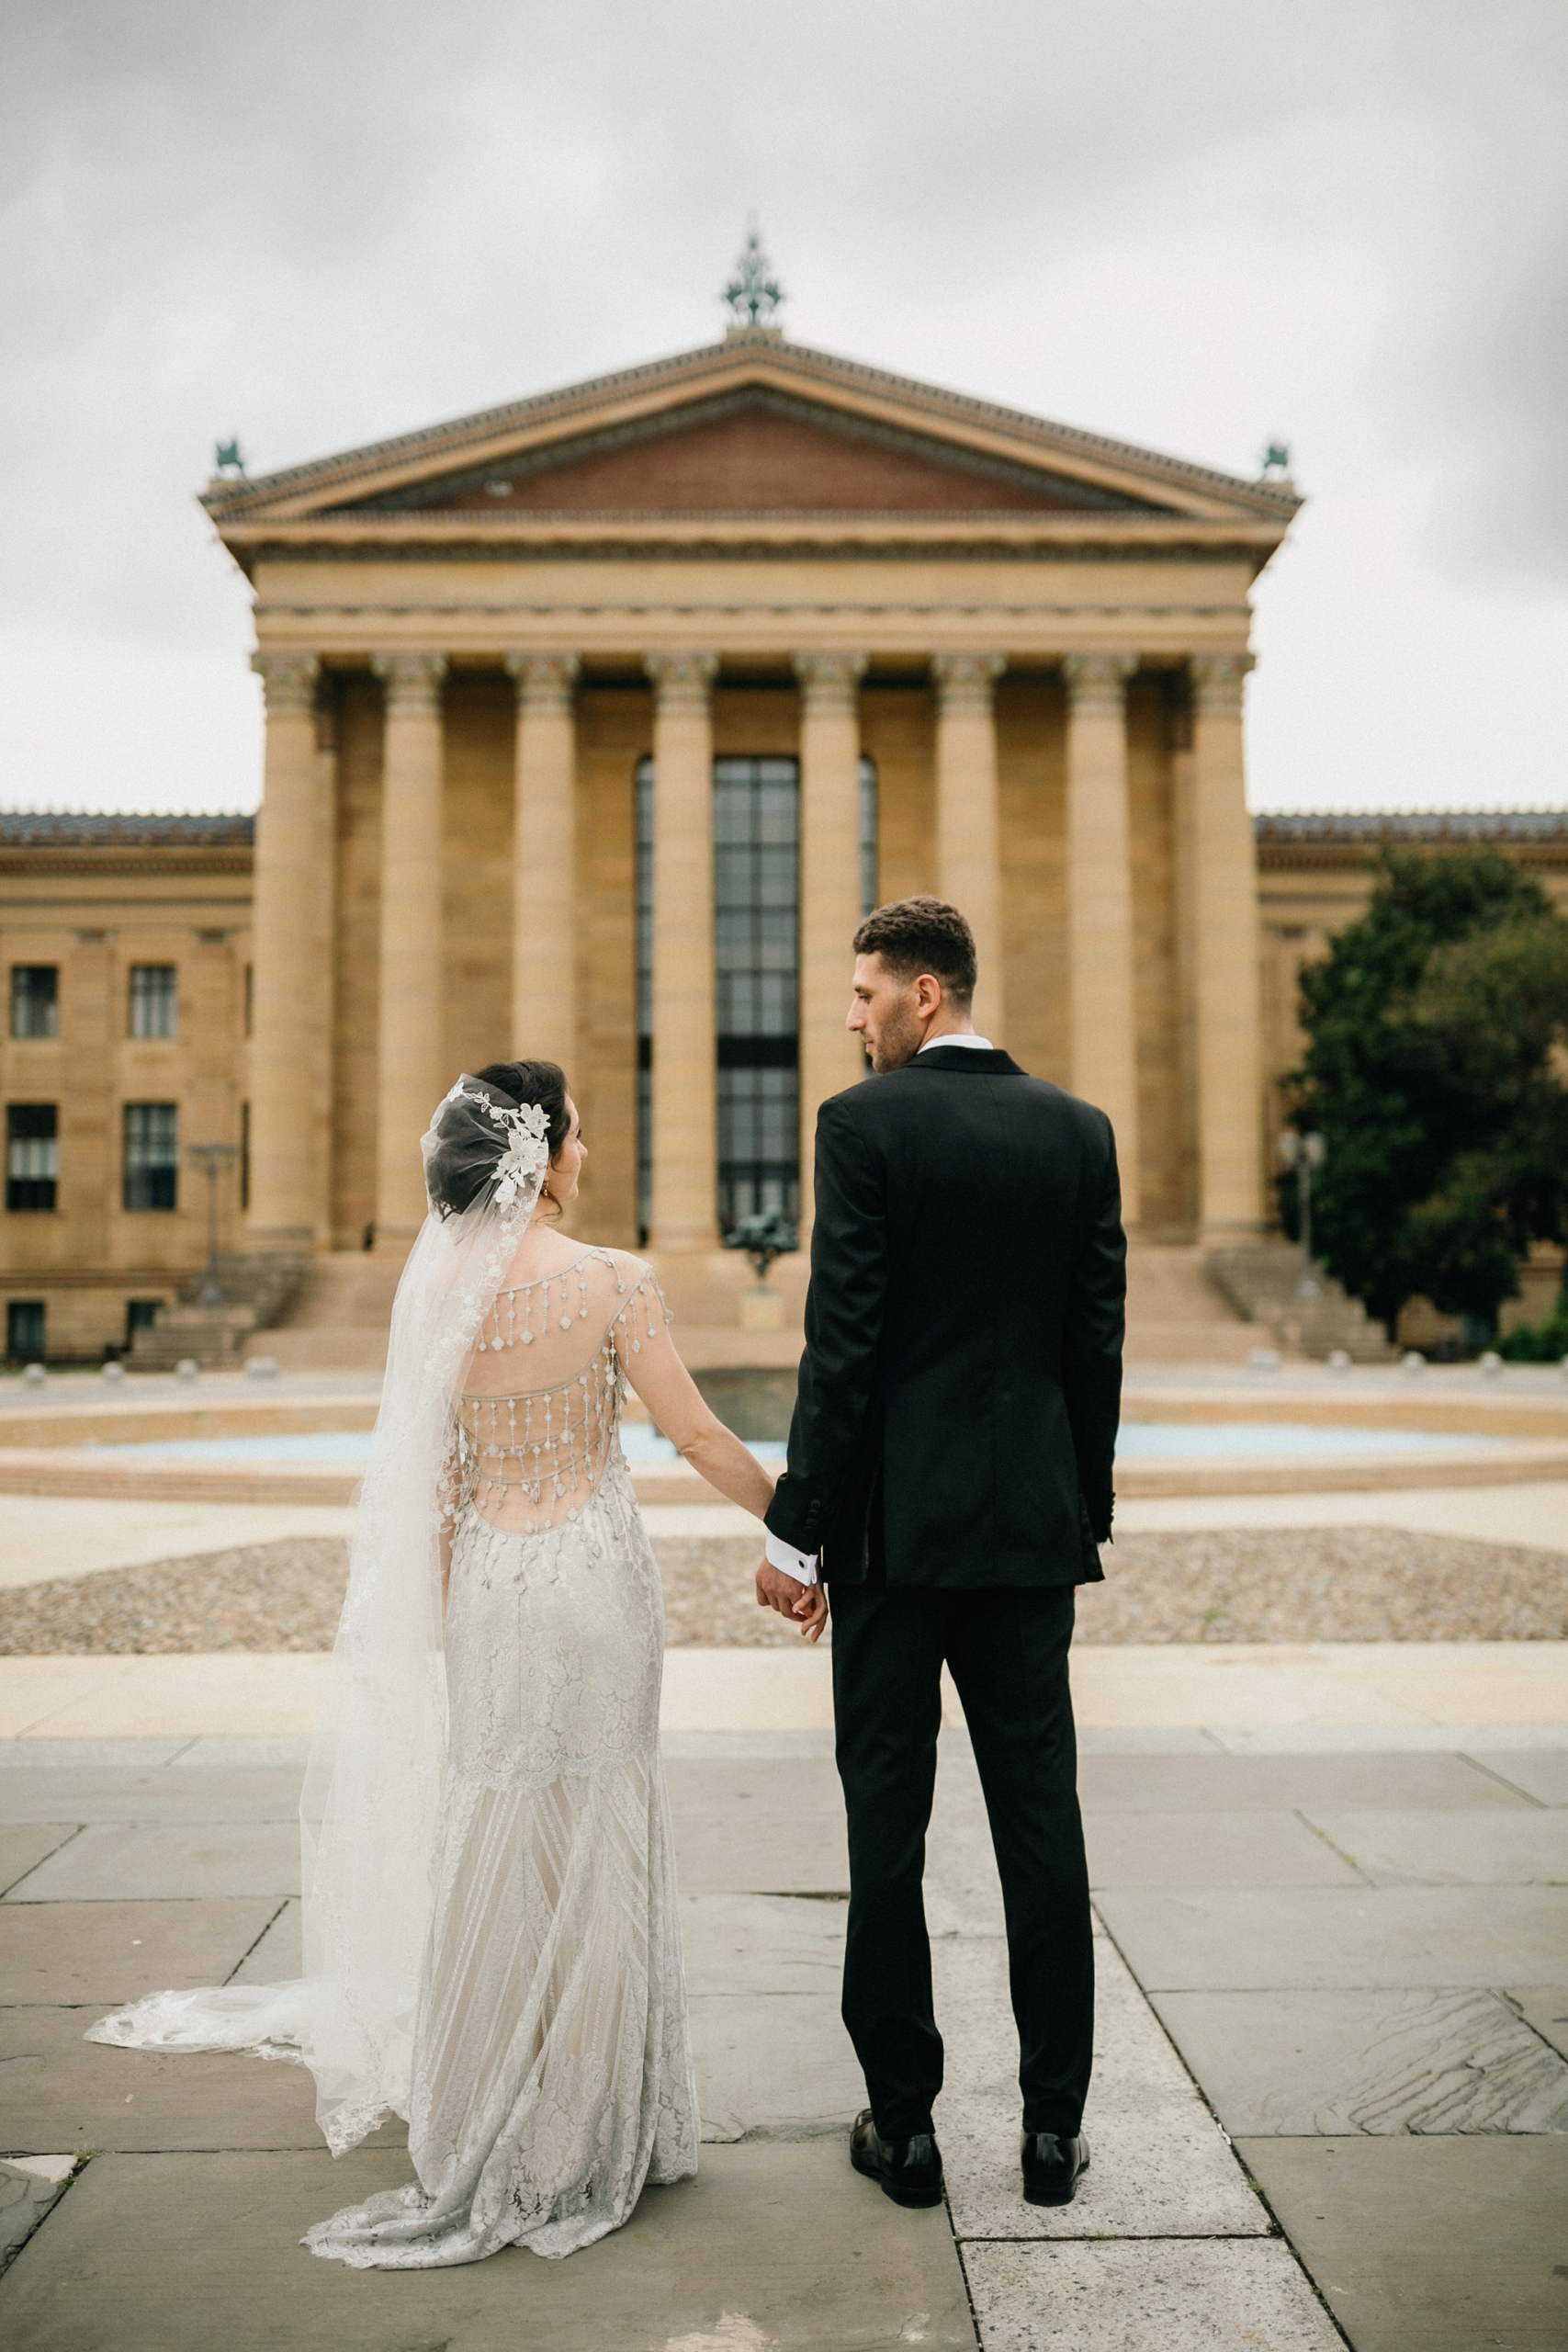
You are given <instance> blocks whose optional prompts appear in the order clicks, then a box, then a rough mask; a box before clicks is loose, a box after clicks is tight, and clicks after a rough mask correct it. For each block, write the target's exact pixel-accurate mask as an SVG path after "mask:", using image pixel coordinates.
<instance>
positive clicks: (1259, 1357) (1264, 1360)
mask: <svg viewBox="0 0 1568 2352" xmlns="http://www.w3.org/2000/svg"><path fill="white" fill-rule="evenodd" d="M1279 1369H1280V1351H1279V1349H1278V1348H1254V1349H1253V1351H1252V1353H1251V1354H1250V1355H1249V1356H1248V1357H1247V1370H1248V1372H1278V1371H1279Z"/></svg>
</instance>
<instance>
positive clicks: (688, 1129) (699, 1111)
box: [643, 653, 718, 1250]
mask: <svg viewBox="0 0 1568 2352" xmlns="http://www.w3.org/2000/svg"><path fill="white" fill-rule="evenodd" d="M643 666H644V668H645V669H646V670H647V672H648V674H649V677H650V678H651V679H652V680H653V686H654V718H653V767H654V780H653V1226H652V1233H651V1241H652V1246H653V1247H654V1248H655V1249H656V1250H713V1249H716V1247H717V1246H718V1216H717V1191H718V1167H717V1154H718V1108H717V1096H718V1070H717V1056H716V1046H715V1012H714V958H713V682H714V677H715V674H716V672H717V669H718V656H717V655H716V654H714V653H652V654H649V656H648V659H647V661H646V662H644V665H643Z"/></svg>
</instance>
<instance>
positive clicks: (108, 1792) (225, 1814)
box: [0, 1764, 303, 1822]
mask: <svg viewBox="0 0 1568 2352" xmlns="http://www.w3.org/2000/svg"><path fill="white" fill-rule="evenodd" d="M302 1777H303V1776H302V1774H301V1773H300V1772H299V1770H296V1769H295V1768H294V1767H293V1766H291V1765H254V1766H251V1767H248V1768H246V1767H236V1768H224V1769H221V1770H211V1771H206V1772H194V1771H193V1772H184V1771H181V1770H179V1769H178V1767H177V1766H176V1767H175V1769H173V1770H168V1769H162V1770H141V1771H129V1772H128V1771H116V1770H113V1769H112V1768H97V1769H95V1768H94V1767H93V1766H91V1765H53V1764H46V1765H42V1766H40V1767H39V1769H38V1770H36V1771H32V1772H22V1771H15V1772H0V1821H149V1822H151V1821H165V1822H181V1821H192V1822H195V1821H213V1822H231V1821H280V1822H297V1821H298V1820H299V1784H300V1781H301V1779H302Z"/></svg>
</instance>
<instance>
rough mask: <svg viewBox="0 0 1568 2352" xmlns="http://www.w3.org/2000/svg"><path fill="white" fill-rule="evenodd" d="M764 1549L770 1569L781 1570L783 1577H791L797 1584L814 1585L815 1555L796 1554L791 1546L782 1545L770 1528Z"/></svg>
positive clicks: (815, 1572)
mask: <svg viewBox="0 0 1568 2352" xmlns="http://www.w3.org/2000/svg"><path fill="white" fill-rule="evenodd" d="M764 1548H765V1550H766V1553H767V1559H768V1566H769V1567H770V1568H782V1569H783V1570H784V1574H785V1576H786V1577H794V1578H795V1582H796V1583H797V1584H815V1583H816V1581H817V1557H816V1555H815V1553H811V1552H797V1551H796V1550H795V1545H794V1544H786V1543H784V1539H783V1538H782V1536H778V1535H775V1534H774V1533H773V1531H772V1529H771V1528H770V1530H769V1531H768V1540H767V1544H766V1546H765V1547H764Z"/></svg>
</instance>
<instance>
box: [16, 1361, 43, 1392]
mask: <svg viewBox="0 0 1568 2352" xmlns="http://www.w3.org/2000/svg"><path fill="white" fill-rule="evenodd" d="M22 1378H23V1379H24V1380H25V1381H26V1382H27V1384H28V1387H29V1388H41V1387H42V1386H43V1384H44V1382H45V1381H46V1380H47V1379H48V1378H49V1374H48V1373H47V1372H45V1370H44V1368H43V1366H42V1364H41V1363H30V1364H28V1368H27V1370H26V1371H25V1372H24V1373H23V1374H22Z"/></svg>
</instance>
